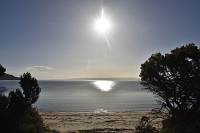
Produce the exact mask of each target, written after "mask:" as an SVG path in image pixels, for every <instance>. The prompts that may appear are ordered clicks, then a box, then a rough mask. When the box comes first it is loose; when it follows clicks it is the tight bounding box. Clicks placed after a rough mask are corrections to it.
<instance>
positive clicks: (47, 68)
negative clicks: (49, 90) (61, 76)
mask: <svg viewBox="0 0 200 133" xmlns="http://www.w3.org/2000/svg"><path fill="white" fill-rule="evenodd" d="M27 70H28V71H50V70H53V68H52V67H49V66H30V67H28V68H27Z"/></svg>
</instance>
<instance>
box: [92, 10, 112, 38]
mask: <svg viewBox="0 0 200 133" xmlns="http://www.w3.org/2000/svg"><path fill="white" fill-rule="evenodd" d="M94 26H95V30H96V31H97V32H98V33H100V34H106V33H108V32H109V30H110V29H111V23H110V21H109V19H108V18H106V17H105V14H104V10H103V9H102V10H101V16H100V17H99V18H97V19H96V21H95V25H94Z"/></svg>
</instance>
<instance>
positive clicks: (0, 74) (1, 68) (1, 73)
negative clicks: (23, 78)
mask: <svg viewBox="0 0 200 133" xmlns="http://www.w3.org/2000/svg"><path fill="white" fill-rule="evenodd" d="M5 72H6V69H5V68H4V67H3V66H2V65H1V64H0V76H2V75H4V74H5Z"/></svg>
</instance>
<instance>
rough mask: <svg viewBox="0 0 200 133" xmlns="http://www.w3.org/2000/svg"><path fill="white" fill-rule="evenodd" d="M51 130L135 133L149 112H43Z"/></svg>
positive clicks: (64, 132) (75, 132) (66, 132)
mask: <svg viewBox="0 0 200 133" xmlns="http://www.w3.org/2000/svg"><path fill="white" fill-rule="evenodd" d="M41 115H42V118H43V119H44V122H45V124H46V125H47V126H49V128H50V129H54V130H57V131H60V132H61V133H88V132H89V133H93V132H95V133H100V132H103V133H105V132H107V133H108V132H109V133H134V132H135V126H136V125H137V123H138V122H139V120H140V119H141V117H142V116H144V115H145V116H150V114H149V113H147V112H109V113H85V112H84V113H73V112H42V113H41Z"/></svg>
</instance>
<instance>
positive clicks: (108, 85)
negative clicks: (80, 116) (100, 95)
mask: <svg viewBox="0 0 200 133" xmlns="http://www.w3.org/2000/svg"><path fill="white" fill-rule="evenodd" d="M93 84H94V85H95V86H96V87H97V88H98V89H100V90H101V91H105V92H108V91H110V90H111V89H112V87H113V86H114V85H115V83H114V82H113V81H107V80H99V81H95V82H93Z"/></svg>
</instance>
